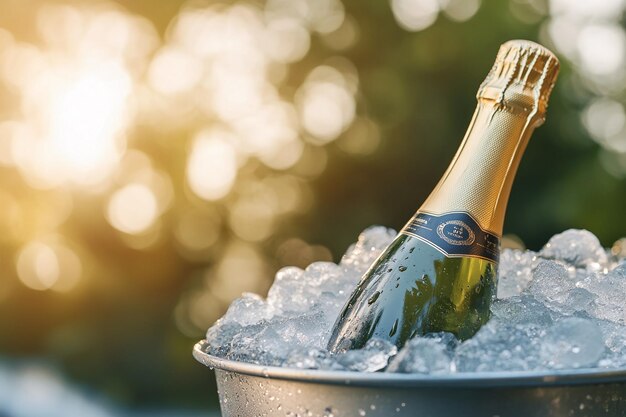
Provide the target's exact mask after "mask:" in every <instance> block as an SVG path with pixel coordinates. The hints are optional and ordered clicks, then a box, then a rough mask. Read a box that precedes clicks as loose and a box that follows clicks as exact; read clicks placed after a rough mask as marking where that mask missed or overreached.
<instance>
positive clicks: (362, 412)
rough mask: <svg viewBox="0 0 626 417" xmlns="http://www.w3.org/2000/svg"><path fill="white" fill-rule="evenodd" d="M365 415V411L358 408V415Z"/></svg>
mask: <svg viewBox="0 0 626 417" xmlns="http://www.w3.org/2000/svg"><path fill="white" fill-rule="evenodd" d="M366 414H367V413H366V412H365V410H363V409H362V408H359V415H360V416H364V415H366Z"/></svg>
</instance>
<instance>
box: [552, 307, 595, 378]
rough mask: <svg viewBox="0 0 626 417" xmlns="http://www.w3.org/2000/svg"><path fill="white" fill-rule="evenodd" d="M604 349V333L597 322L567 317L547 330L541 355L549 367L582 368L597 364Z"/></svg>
mask: <svg viewBox="0 0 626 417" xmlns="http://www.w3.org/2000/svg"><path fill="white" fill-rule="evenodd" d="M604 350H605V346H604V340H603V336H602V331H601V330H600V328H599V327H598V325H597V324H596V323H594V322H593V321H591V320H586V319H582V318H577V317H568V318H564V319H562V320H560V321H558V322H557V323H555V324H554V325H553V326H552V327H550V328H549V329H548V330H547V332H546V335H545V337H544V338H542V340H541V349H540V355H541V360H542V362H543V364H544V365H545V366H546V367H548V368H554V369H563V368H583V367H590V366H593V365H595V364H596V363H597V362H598V360H599V359H600V358H601V357H602V354H603V353H604Z"/></svg>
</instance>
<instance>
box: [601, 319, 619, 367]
mask: <svg viewBox="0 0 626 417" xmlns="http://www.w3.org/2000/svg"><path fill="white" fill-rule="evenodd" d="M597 324H598V326H599V327H600V330H601V331H602V338H603V339H604V344H605V345H606V347H607V348H608V349H609V350H610V351H611V352H613V353H615V354H618V355H621V356H623V357H624V360H626V326H623V325H621V324H617V323H614V322H612V321H607V320H598V321H597Z"/></svg>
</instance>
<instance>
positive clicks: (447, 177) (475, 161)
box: [419, 40, 559, 236]
mask: <svg viewBox="0 0 626 417" xmlns="http://www.w3.org/2000/svg"><path fill="white" fill-rule="evenodd" d="M558 70H559V62H558V60H557V58H556V57H555V56H554V54H553V53H552V52H550V51H548V50H547V49H545V48H544V47H542V46H541V45H538V44H536V43H533V42H530V41H520V40H515V41H509V42H507V43H505V44H503V45H502V46H501V47H500V51H499V52H498V55H497V58H496V62H495V64H494V65H493V67H492V69H491V71H490V72H489V74H488V75H487V78H486V79H485V81H484V82H483V83H482V85H481V86H480V88H479V90H478V94H477V98H478V106H477V108H476V111H475V112H474V116H473V117H472V121H471V123H470V126H469V128H468V130H467V133H466V134H465V137H464V139H463V142H462V143H461V146H460V147H459V150H458V151H457V153H456V155H455V156H454V159H453V160H452V163H451V164H450V166H449V167H448V169H447V170H446V172H445V173H444V175H443V177H442V178H441V180H440V181H439V183H438V184H437V186H436V187H435V189H434V190H433V192H432V193H431V194H430V196H429V197H428V198H427V199H426V201H425V202H424V204H422V206H421V208H420V210H419V211H423V212H429V213H432V214H443V213H447V212H451V211H464V212H467V213H469V214H470V215H471V216H472V217H473V218H474V219H475V220H476V222H478V224H479V225H480V226H481V227H482V228H483V229H484V230H487V231H489V232H491V233H493V234H495V235H498V236H501V235H502V226H503V223H504V215H505V212H506V205H507V202H508V199H509V194H510V191H511V186H512V184H513V179H514V177H515V173H516V172H517V167H518V166H519V162H520V160H521V157H522V154H523V153H524V150H525V149H526V145H527V144H528V140H529V139H530V136H531V134H532V132H533V130H534V129H535V127H537V126H539V125H541V124H542V123H543V121H544V120H545V112H546V108H547V104H548V98H549V96H550V93H551V91H552V88H553V86H554V82H555V81H556V77H557V75H558Z"/></svg>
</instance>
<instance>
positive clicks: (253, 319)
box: [222, 292, 274, 326]
mask: <svg viewBox="0 0 626 417" xmlns="http://www.w3.org/2000/svg"><path fill="white" fill-rule="evenodd" d="M273 315H274V313H273V311H272V308H271V307H270V306H269V305H268V304H267V303H266V302H265V300H263V298H261V297H260V296H258V295H256V294H252V293H249V292H247V293H244V294H243V295H242V296H241V297H240V298H238V299H236V300H235V301H233V302H232V303H231V304H230V307H228V310H227V311H226V314H225V315H224V317H222V321H224V322H231V321H232V322H235V323H239V324H241V325H242V326H248V325H251V324H256V323H258V322H260V321H262V320H268V319H270V318H271V317H272V316H273Z"/></svg>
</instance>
